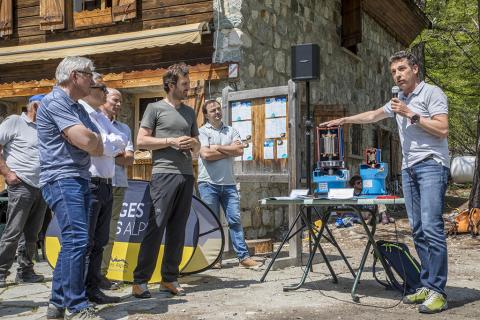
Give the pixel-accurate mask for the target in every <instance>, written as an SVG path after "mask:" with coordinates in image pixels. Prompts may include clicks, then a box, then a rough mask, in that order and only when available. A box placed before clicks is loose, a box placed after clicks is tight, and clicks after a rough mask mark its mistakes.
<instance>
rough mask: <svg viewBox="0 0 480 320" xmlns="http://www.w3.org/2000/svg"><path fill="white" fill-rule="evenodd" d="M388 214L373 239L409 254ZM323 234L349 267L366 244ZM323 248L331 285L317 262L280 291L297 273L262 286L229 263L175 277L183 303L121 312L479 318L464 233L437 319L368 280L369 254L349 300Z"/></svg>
mask: <svg viewBox="0 0 480 320" xmlns="http://www.w3.org/2000/svg"><path fill="white" fill-rule="evenodd" d="M467 197H468V190H463V191H462V190H459V189H454V190H453V192H450V196H449V197H448V198H447V208H446V213H449V212H450V211H451V210H452V209H453V208H456V207H458V206H460V205H461V204H463V203H464V202H465V201H466V198H467ZM395 211H397V212H396V213H395V214H394V215H393V216H394V217H395V219H396V224H390V225H386V226H383V225H380V226H379V228H378V230H377V234H376V237H377V239H388V240H396V239H398V240H399V241H403V242H405V243H407V244H408V245H409V247H410V249H411V250H412V252H414V250H413V243H412V241H411V237H410V228H409V226H408V221H407V219H406V214H405V212H404V211H403V209H399V208H396V210H395ZM330 228H331V229H332V231H333V234H334V236H335V238H336V239H337V241H338V242H339V244H340V246H341V248H342V249H343V250H344V252H345V254H346V256H347V258H348V260H349V261H350V263H351V264H352V265H353V267H354V269H356V267H357V266H358V264H359V259H360V257H361V254H362V252H363V249H364V245H365V243H366V236H365V234H364V233H363V230H362V227H361V226H360V225H355V226H353V227H350V228H344V229H337V228H335V226H334V225H333V224H330ZM323 247H324V249H325V251H326V253H327V256H328V258H329V260H330V261H331V262H332V265H333V268H334V269H335V272H336V273H337V275H338V278H339V282H338V283H337V284H334V283H332V281H331V276H330V274H329V273H328V270H327V268H326V266H325V265H324V264H323V263H319V264H316V265H314V268H313V270H314V271H313V272H311V273H310V275H309V277H308V278H307V281H306V284H305V286H304V287H302V288H301V289H300V290H297V291H293V292H283V290H282V287H283V286H284V285H290V284H294V283H296V282H297V281H298V280H299V279H300V276H301V273H302V268H300V267H289V268H286V269H283V270H278V271H271V272H270V273H269V274H268V277H267V279H266V282H263V283H261V282H259V279H260V277H261V275H262V274H263V271H264V270H262V269H260V270H256V271H253V270H245V269H240V268H238V267H237V266H236V264H235V263H234V262H233V261H230V262H231V263H227V265H226V266H224V268H223V269H221V270H209V271H207V272H205V273H203V274H201V275H195V276H190V277H186V278H184V279H182V282H183V283H187V284H186V287H187V290H188V292H189V294H188V295H187V296H186V297H182V298H171V299H168V298H164V297H162V296H159V295H158V293H157V294H155V293H154V298H153V299H150V300H149V301H148V302H146V301H142V302H141V304H140V303H138V301H132V300H131V301H129V302H131V303H132V306H131V307H129V308H127V312H128V314H129V319H138V320H140V319H142V320H143V319H145V320H146V319H178V320H183V319H198V320H202V319H260V320H267V319H278V320H282V319H365V320H366V319H480V302H479V300H480V279H479V278H478V275H479V271H478V266H479V265H480V240H479V239H472V238H471V237H470V236H469V235H462V236H457V237H456V238H448V248H449V280H448V285H447V289H446V291H447V294H448V303H449V309H448V310H447V311H445V312H442V313H440V314H437V315H421V314H419V313H418V312H417V310H416V307H415V306H408V305H404V304H402V303H401V302H400V300H401V296H400V294H398V293H397V292H395V291H390V290H385V289H384V288H383V287H382V286H380V285H379V284H378V283H377V282H376V281H375V280H374V279H373V277H372V272H371V265H372V257H371V255H370V256H369V258H368V260H367V263H366V269H365V272H364V274H363V276H362V280H361V283H360V285H359V289H358V294H359V295H360V296H361V299H360V303H354V302H352V300H351V298H350V289H351V285H352V284H353V279H352V276H351V274H350V273H349V272H348V269H347V268H346V266H345V264H344V263H343V261H342V260H341V258H340V256H339V255H338V252H337V251H336V249H335V248H334V247H333V246H331V245H329V244H324V245H323ZM267 262H268V260H267ZM304 262H306V259H305V260H304ZM129 300H130V299H129ZM134 305H137V306H136V307H134ZM132 307H133V308H132ZM107 310H108V309H107ZM107 310H105V311H107Z"/></svg>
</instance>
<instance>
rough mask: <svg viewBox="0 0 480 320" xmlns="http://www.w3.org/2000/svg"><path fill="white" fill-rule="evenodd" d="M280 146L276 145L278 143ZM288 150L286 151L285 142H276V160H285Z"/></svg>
mask: <svg viewBox="0 0 480 320" xmlns="http://www.w3.org/2000/svg"><path fill="white" fill-rule="evenodd" d="M280 141H281V142H282V144H278V143H279V142H280ZM287 158H288V150H287V140H283V139H282V140H277V159H287Z"/></svg>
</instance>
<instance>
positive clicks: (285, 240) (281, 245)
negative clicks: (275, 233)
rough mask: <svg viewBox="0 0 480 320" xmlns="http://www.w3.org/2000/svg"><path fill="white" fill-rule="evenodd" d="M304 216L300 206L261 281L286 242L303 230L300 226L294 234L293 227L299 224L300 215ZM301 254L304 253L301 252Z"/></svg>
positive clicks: (262, 280) (261, 280)
mask: <svg viewBox="0 0 480 320" xmlns="http://www.w3.org/2000/svg"><path fill="white" fill-rule="evenodd" d="M301 216H302V208H300V211H299V212H298V214H297V216H296V217H295V221H293V223H292V225H291V226H290V229H288V232H287V235H286V236H285V237H284V238H283V241H282V243H281V244H280V246H279V247H278V249H277V251H276V252H275V255H274V256H273V258H272V259H271V260H270V263H269V264H268V266H267V269H266V270H265V272H264V273H263V275H262V277H261V278H260V282H264V281H265V278H266V276H267V274H268V272H269V271H270V269H271V268H272V266H273V264H274V263H275V260H277V257H278V255H279V253H280V251H281V250H282V248H283V246H284V245H285V243H286V242H287V241H288V240H290V239H291V238H292V237H293V236H295V235H296V234H297V233H299V232H300V231H302V230H303V228H300V229H299V230H297V231H295V232H294V233H293V234H291V233H292V231H293V229H294V228H295V226H296V224H297V221H298V219H300V217H301ZM300 254H302V253H301V252H300Z"/></svg>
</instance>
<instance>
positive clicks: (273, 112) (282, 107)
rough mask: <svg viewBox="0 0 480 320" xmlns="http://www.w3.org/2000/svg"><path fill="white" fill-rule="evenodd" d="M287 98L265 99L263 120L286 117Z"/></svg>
mask: <svg viewBox="0 0 480 320" xmlns="http://www.w3.org/2000/svg"><path fill="white" fill-rule="evenodd" d="M286 116H287V98H266V99H265V118H266V119H268V118H275V117H286Z"/></svg>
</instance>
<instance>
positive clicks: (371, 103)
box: [210, 0, 403, 238]
mask: <svg viewBox="0 0 480 320" xmlns="http://www.w3.org/2000/svg"><path fill="white" fill-rule="evenodd" d="M214 11H215V25H216V28H218V31H216V33H215V40H214V43H215V45H216V51H215V54H214V62H238V63H239V66H240V78H239V79H238V81H237V82H236V83H233V84H232V83H231V82H229V83H227V82H217V83H216V84H214V85H212V88H211V92H210V94H211V95H213V96H215V95H221V90H222V88H223V87H225V86H227V85H231V86H234V87H235V89H237V90H245V89H254V88H262V87H272V86H282V85H286V84H287V81H288V79H289V78H290V69H291V62H290V59H291V46H292V45H295V44H300V43H317V44H318V45H319V46H320V79H319V80H318V81H313V82H311V102H312V105H332V104H334V105H342V106H344V107H345V108H346V110H347V112H348V113H349V114H356V113H358V112H362V111H367V110H372V109H376V108H378V107H380V106H381V105H383V104H384V103H385V102H386V101H387V100H388V99H389V98H390V92H391V91H390V90H391V87H392V85H393V81H392V79H391V76H390V72H389V66H388V58H389V56H390V55H391V54H392V53H394V52H396V51H398V50H401V49H403V48H402V46H401V44H400V43H398V42H397V41H396V40H395V39H394V37H393V36H391V35H390V34H389V33H387V32H386V31H385V30H384V29H383V28H382V27H380V26H379V25H378V24H377V23H376V22H375V21H374V20H373V19H372V18H371V17H370V16H368V15H367V14H365V13H364V14H363V39H362V42H361V43H360V44H359V45H358V53H357V54H356V55H355V54H353V53H351V52H350V51H348V50H347V49H345V48H342V47H341V24H342V20H341V19H342V17H341V0H265V1H257V0H221V1H214ZM218 17H219V18H218ZM303 114H305V111H304V110H303ZM383 124H384V125H386V126H387V127H390V128H391V129H392V130H393V128H394V127H393V122H392V121H388V120H384V121H383ZM374 128H375V126H374V125H368V126H363V130H362V135H363V146H362V149H363V148H365V147H367V146H372V145H373V141H374ZM298 142H299V143H300V145H303V142H302V141H298ZM356 161H357V162H359V161H360V160H356ZM287 188H288V187H287V186H286V185H283V186H282V187H281V189H282V193H283V194H285V193H286V192H288V191H287ZM240 189H241V190H242V192H241V194H242V200H241V208H242V214H244V215H245V217H244V218H243V219H244V222H245V223H246V225H245V226H246V234H247V237H254V238H255V237H262V236H264V235H266V234H268V233H269V232H270V231H271V230H274V229H275V228H278V227H277V226H276V225H277V224H278V223H277V219H276V216H277V215H280V213H275V212H274V213H273V214H271V210H270V209H262V210H263V212H264V213H265V217H266V216H270V218H267V217H266V218H265V219H263V217H264V213H262V214H261V216H262V219H260V218H259V217H260V214H259V213H257V211H258V209H257V207H258V199H260V198H262V197H263V195H264V194H265V195H277V194H279V193H275V192H276V191H280V190H279V189H278V186H276V187H273V188H272V184H267V185H264V184H263V183H259V182H258V183H249V184H246V183H241V184H240ZM280 194H281V193H280ZM267 212H269V213H268V214H267ZM254 217H255V218H254ZM271 217H274V218H271ZM286 219H287V218H286V209H285V212H284V216H283V218H281V219H280V218H278V221H282V222H286V221H287V220H286ZM260 220H261V221H262V222H261V223H260ZM254 221H255V222H256V223H254Z"/></svg>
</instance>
